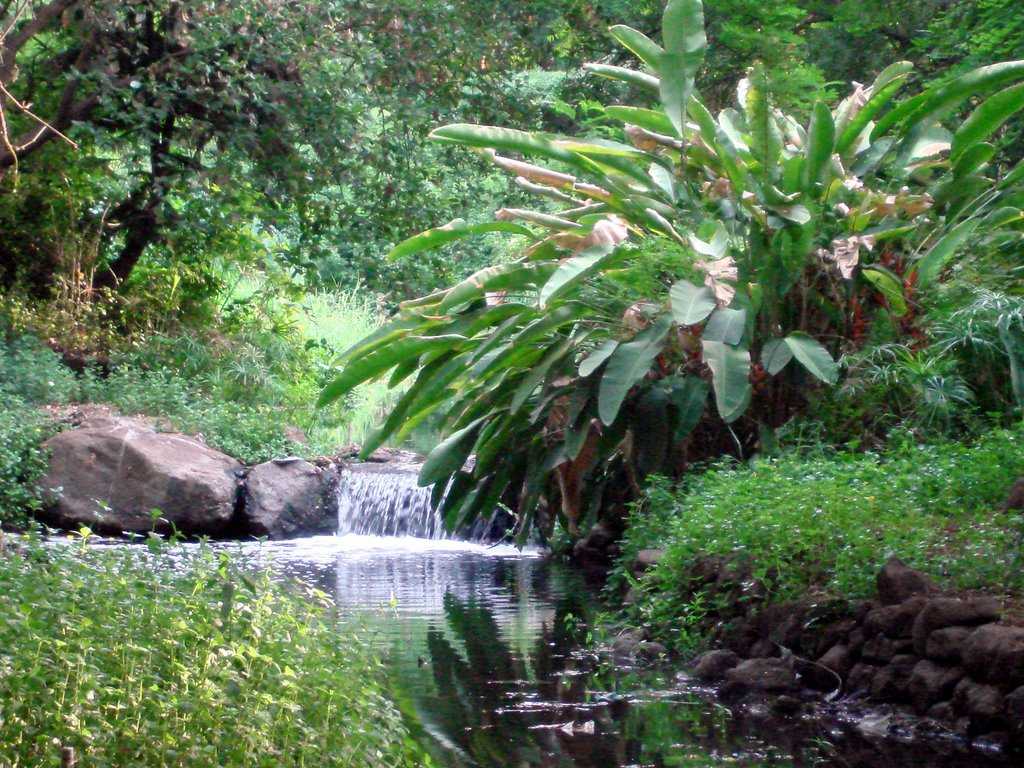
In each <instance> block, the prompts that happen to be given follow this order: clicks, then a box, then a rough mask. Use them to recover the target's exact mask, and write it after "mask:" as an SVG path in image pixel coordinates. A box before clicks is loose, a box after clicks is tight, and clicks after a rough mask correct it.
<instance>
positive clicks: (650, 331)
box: [597, 314, 672, 424]
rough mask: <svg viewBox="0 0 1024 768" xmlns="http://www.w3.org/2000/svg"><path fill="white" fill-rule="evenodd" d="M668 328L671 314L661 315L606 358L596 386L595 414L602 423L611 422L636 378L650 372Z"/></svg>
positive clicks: (670, 324) (639, 378)
mask: <svg viewBox="0 0 1024 768" xmlns="http://www.w3.org/2000/svg"><path fill="white" fill-rule="evenodd" d="M671 327H672V316H671V315H667V314H666V315H662V316H661V317H659V318H658V319H657V320H655V321H654V322H653V323H652V324H651V325H650V326H649V327H647V328H645V329H644V330H642V331H640V333H638V334H637V335H636V338H634V339H633V341H629V342H626V343H625V344H620V345H619V346H618V347H616V349H615V351H614V352H613V353H612V354H611V357H609V359H608V365H607V367H606V368H605V371H604V375H603V376H602V377H601V385H600V387H599V389H598V400H597V404H598V405H597V410H598V416H599V417H600V419H601V421H602V422H604V423H605V424H612V423H613V422H614V421H615V419H616V417H617V416H618V415H619V408H620V407H621V406H622V402H623V400H625V399H626V395H628V394H629V390H630V389H632V388H633V385H635V384H636V383H637V382H638V381H640V380H642V379H643V378H644V377H645V376H646V375H647V373H648V371H650V369H651V365H652V364H653V363H654V361H655V359H657V357H658V355H660V354H661V351H662V347H663V346H664V342H665V336H666V335H668V332H669V329H670V328H671Z"/></svg>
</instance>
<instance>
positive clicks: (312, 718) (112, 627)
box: [0, 539, 430, 768]
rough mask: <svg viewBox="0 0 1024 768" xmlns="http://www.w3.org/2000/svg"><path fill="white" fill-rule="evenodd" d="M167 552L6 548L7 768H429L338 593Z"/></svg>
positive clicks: (0, 675) (2, 689)
mask: <svg viewBox="0 0 1024 768" xmlns="http://www.w3.org/2000/svg"><path fill="white" fill-rule="evenodd" d="M153 548H154V549H155V551H156V554H155V555H152V562H149V561H147V559H146V558H145V557H143V554H142V552H140V551H131V550H128V549H122V550H111V549H103V548H99V549H97V548H85V547H80V546H77V545H73V544H70V543H57V544H55V545H52V546H47V547H45V548H43V547H41V546H39V545H38V544H31V543H29V544H27V545H26V544H25V543H24V542H22V541H4V540H2V539H0V646H2V649H3V650H2V651H0V761H2V762H3V763H4V764H5V765H10V766H29V765H31V766H55V767H56V766H61V765H67V764H68V763H67V762H62V757H63V753H64V750H67V749H70V750H72V753H73V755H74V756H75V757H77V759H78V761H80V764H88V765H137V766H166V765H219V766H246V768H249V766H303V765H337V766H351V767H352V768H356V766H358V767H359V768H364V767H371V766H380V768H385V766H386V767H387V768H395V767H396V766H409V767H410V768H412V766H423V765H429V764H430V760H429V758H427V757H426V756H425V755H422V754H421V753H420V752H419V750H418V749H417V748H416V747H414V746H413V745H412V743H411V741H410V740H409V738H408V734H407V732H406V729H405V726H404V724H403V722H402V718H401V716H400V714H399V712H398V711H397V710H396V708H395V707H394V705H393V704H392V703H391V702H390V701H389V697H388V692H387V688H386V685H385V682H384V678H383V669H382V668H381V666H380V663H379V661H378V660H377V659H376V657H375V656H374V654H373V652H371V651H370V649H369V648H368V647H367V646H366V645H365V644H364V642H363V641H362V640H360V639H359V638H358V637H357V636H356V635H354V634H353V633H352V631H351V630H346V629H345V628H342V627H339V625H338V622H337V620H336V618H335V617H334V616H333V613H332V606H331V605H330V603H329V602H328V600H327V598H326V595H324V594H323V593H319V592H317V591H315V590H311V589H300V588H299V587H297V586H296V587H293V588H290V589H284V588H282V587H280V586H274V585H272V584H271V583H270V582H269V580H268V579H267V577H266V576H247V575H245V574H244V573H241V572H239V571H238V570H236V569H235V567H234V566H233V565H232V564H231V563H230V561H229V559H228V558H227V556H226V555H221V556H220V557H219V558H215V557H214V556H213V555H212V554H211V553H208V552H207V553H199V554H197V555H194V556H187V560H186V562H184V563H180V562H179V563H177V564H173V563H170V562H164V561H165V559H167V558H170V557H171V554H170V552H169V551H166V550H163V548H162V545H161V544H159V543H155V542H154V545H153ZM178 557H181V555H178ZM175 572H178V573H179V574H180V575H171V574H173V573H175ZM99 598H102V605H103V609H102V612H101V613H98V612H97V611H96V605H97V600H98V599H99Z"/></svg>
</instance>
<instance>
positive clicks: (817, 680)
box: [793, 656, 843, 693]
mask: <svg viewBox="0 0 1024 768" xmlns="http://www.w3.org/2000/svg"><path fill="white" fill-rule="evenodd" d="M793 669H794V671H796V673H797V675H798V676H799V679H800V682H801V683H802V684H803V685H804V686H806V687H807V688H810V689H811V690H814V691H822V692H824V693H828V692H829V691H834V690H836V689H838V688H842V687H843V678H842V677H840V676H839V675H838V674H836V673H835V672H834V671H833V670H831V669H829V668H828V667H826V666H825V665H824V664H820V663H818V662H816V661H811V660H810V659H803V658H800V657H798V656H794V657H793Z"/></svg>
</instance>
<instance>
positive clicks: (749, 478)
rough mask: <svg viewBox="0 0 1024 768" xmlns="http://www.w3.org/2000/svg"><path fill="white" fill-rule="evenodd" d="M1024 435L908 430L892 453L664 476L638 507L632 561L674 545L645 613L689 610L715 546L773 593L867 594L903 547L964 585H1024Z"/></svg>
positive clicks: (785, 459) (650, 583) (1022, 430)
mask: <svg viewBox="0 0 1024 768" xmlns="http://www.w3.org/2000/svg"><path fill="white" fill-rule="evenodd" d="M1022 443H1024V427H1019V426H1018V427H1017V428H1015V429H1012V430H995V431H992V432H990V433H988V434H987V435H985V436H984V437H982V438H981V439H979V440H978V441H977V442H976V443H974V444H961V443H941V444H935V445H919V444H915V443H913V442H911V441H910V440H904V441H902V442H900V441H899V438H898V437H897V438H896V439H895V442H894V444H893V445H892V446H891V447H890V449H889V450H888V451H886V452H885V453H882V454H855V453H837V454H832V455H825V454H823V453H820V452H819V453H817V454H813V455H807V454H795V453H793V454H787V455H783V456H782V457H781V458H778V459H763V460H758V461H757V462H755V463H754V464H753V465H752V466H736V465H735V464H719V465H716V466H713V467H712V468H710V469H709V470H708V471H707V472H705V473H704V474H702V475H700V476H698V477H695V478H694V479H693V480H691V481H690V482H689V483H688V484H687V485H685V486H684V487H682V488H679V489H673V488H672V487H671V485H670V484H668V483H667V482H666V481H659V482H655V483H653V484H652V485H651V487H650V489H649V490H648V492H647V495H646V499H645V500H644V502H643V503H642V505H640V506H639V507H638V508H637V509H635V510H634V512H633V514H632V516H631V528H630V530H629V532H628V537H629V539H628V542H627V546H626V556H625V557H624V559H623V560H624V563H628V561H629V560H630V558H631V555H632V554H634V553H635V552H636V551H637V550H638V549H641V548H643V547H649V546H650V547H664V548H665V550H666V554H665V557H664V560H663V561H662V562H661V563H660V564H659V565H658V567H657V568H656V569H654V571H653V572H652V573H651V575H650V576H649V577H646V578H645V579H644V581H643V583H642V585H641V586H642V592H643V594H644V595H645V596H644V598H643V601H642V603H641V607H640V608H639V611H640V612H641V613H643V614H645V615H646V616H647V617H648V618H653V620H655V621H656V622H657V621H661V620H664V619H666V618H671V617H679V616H682V615H683V614H684V613H685V612H686V610H687V608H688V605H685V604H681V603H679V602H678V600H679V598H680V596H681V595H683V594H684V593H685V590H682V589H681V587H683V585H685V584H686V583H687V577H688V574H689V573H690V572H691V569H692V568H693V566H694V564H695V562H696V560H697V559H698V558H700V557H702V556H706V555H727V556H736V555H738V556H740V557H743V558H745V559H747V560H749V562H750V563H751V564H752V566H753V569H754V576H755V577H756V578H758V579H759V580H761V581H762V582H763V583H764V584H765V586H766V587H767V589H768V595H769V599H770V600H784V599H789V598H794V597H797V596H801V595H805V594H807V593H808V592H818V593H828V594H832V595H839V596H843V597H849V598H862V597H868V596H869V595H871V594H872V592H873V589H874V583H875V581H874V580H875V574H876V573H877V571H878V569H879V568H880V567H881V566H882V564H883V563H884V562H885V560H886V559H887V558H888V557H889V556H891V555H897V556H899V557H900V558H902V559H903V560H904V561H906V562H907V563H909V564H910V565H912V566H914V567H917V568H920V569H922V570H924V571H926V572H928V573H930V574H932V575H933V576H935V577H938V578H940V579H942V580H944V581H946V582H947V583H949V584H951V585H953V586H956V587H960V588H987V589H995V590H1000V591H1001V590H1004V589H1005V590H1011V591H1016V590H1021V589H1024V573H1022V571H1021V569H1020V560H1019V557H1020V545H1021V536H1022V532H1024V527H1022V519H1021V517H1020V515H1019V513H1015V512H1004V511H1002V510H1001V505H1002V503H1003V501H1004V500H1005V499H1006V496H1007V493H1008V491H1009V489H1010V487H1011V485H1012V484H1013V481H1014V480H1015V479H1016V478H1017V477H1018V476H1020V475H1022V474H1024V450H1022V448H1024V445H1022ZM621 578H623V576H622V571H621V570H620V579H621Z"/></svg>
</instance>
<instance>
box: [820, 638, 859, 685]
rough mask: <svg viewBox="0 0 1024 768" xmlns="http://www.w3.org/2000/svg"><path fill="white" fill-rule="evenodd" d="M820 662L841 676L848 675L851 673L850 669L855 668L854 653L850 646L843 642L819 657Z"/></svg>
mask: <svg viewBox="0 0 1024 768" xmlns="http://www.w3.org/2000/svg"><path fill="white" fill-rule="evenodd" d="M818 663H819V664H821V666H823V667H825V668H827V669H831V670H832V671H833V672H835V673H836V674H837V675H839V676H840V677H846V676H847V675H849V674H850V670H851V669H853V653H852V652H851V651H850V648H849V646H846V645H843V644H839V645H834V646H832V647H831V648H829V649H828V650H827V651H826V652H825V653H824V655H822V657H821V658H820V659H818Z"/></svg>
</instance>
